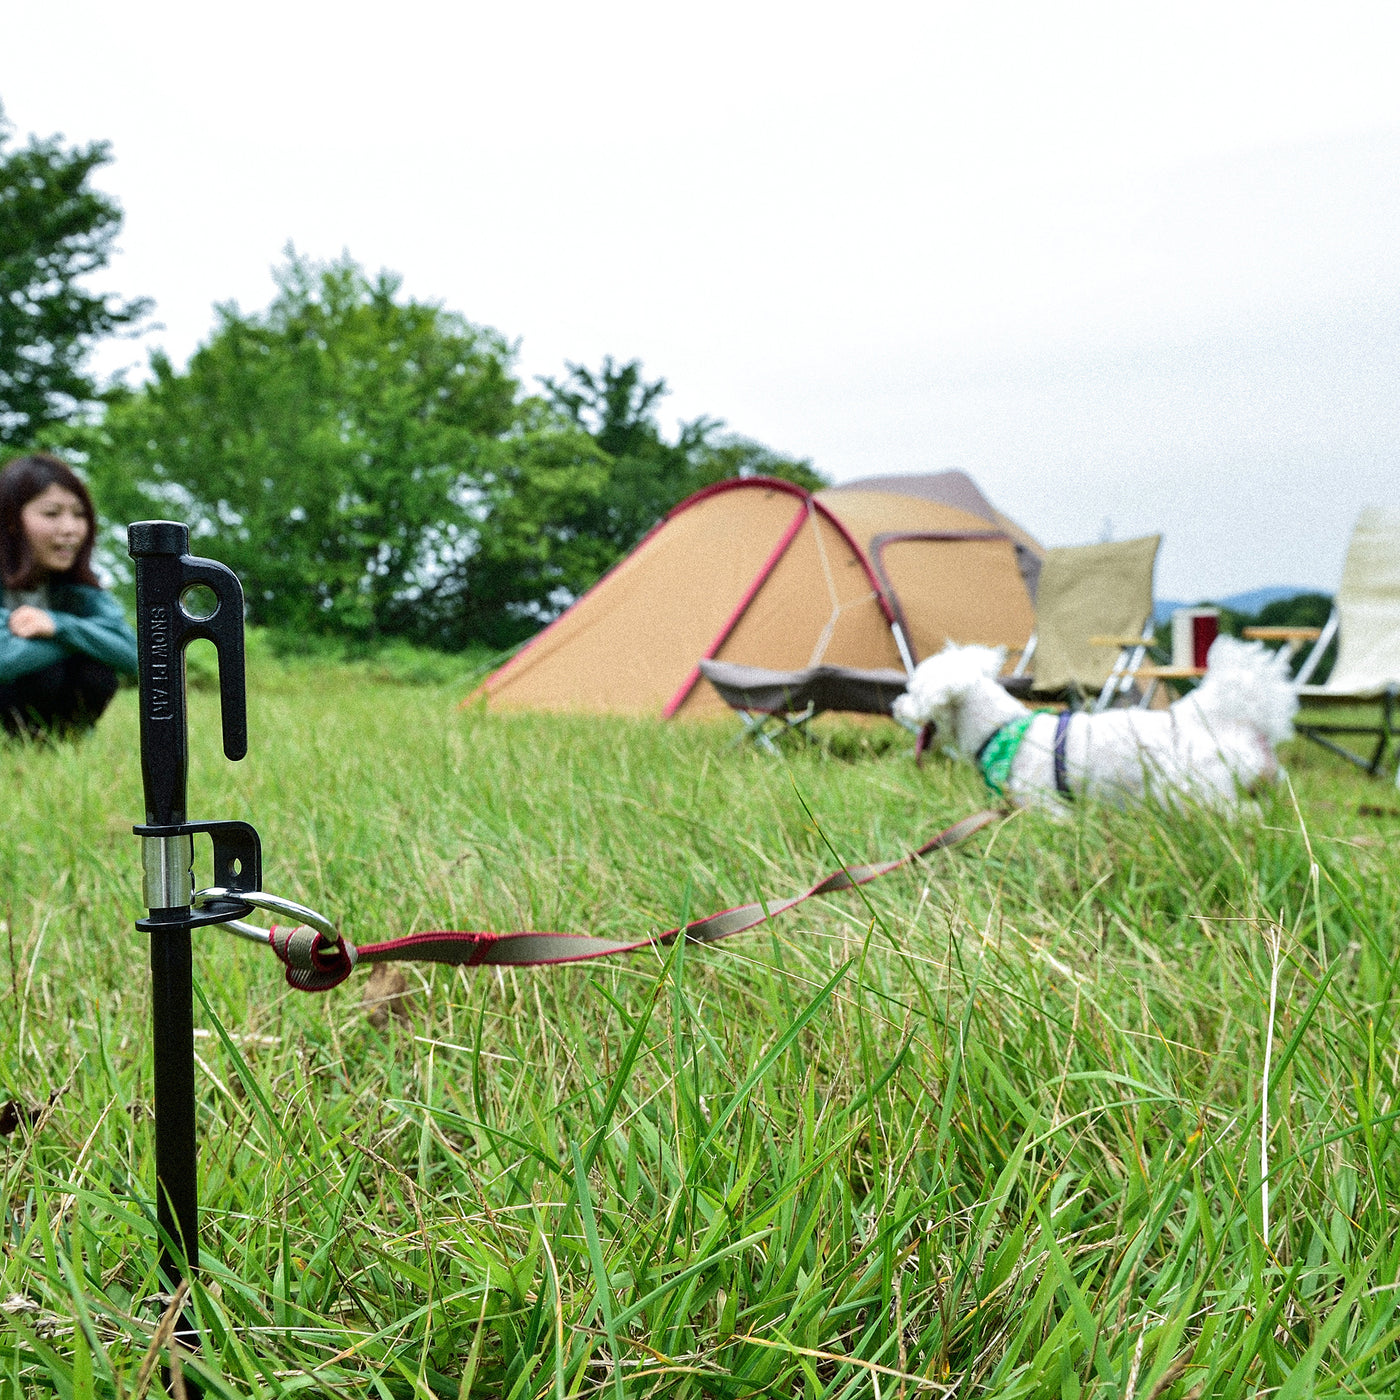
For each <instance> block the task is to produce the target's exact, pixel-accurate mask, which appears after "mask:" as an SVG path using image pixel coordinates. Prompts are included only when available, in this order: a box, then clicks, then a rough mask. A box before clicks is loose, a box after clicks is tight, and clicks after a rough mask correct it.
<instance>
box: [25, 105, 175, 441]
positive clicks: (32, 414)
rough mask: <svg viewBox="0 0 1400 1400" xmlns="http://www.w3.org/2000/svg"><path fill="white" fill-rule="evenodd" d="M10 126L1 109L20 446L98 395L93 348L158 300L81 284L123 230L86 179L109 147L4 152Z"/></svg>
mask: <svg viewBox="0 0 1400 1400" xmlns="http://www.w3.org/2000/svg"><path fill="white" fill-rule="evenodd" d="M10 130H11V128H10V126H9V124H8V123H7V122H6V121H5V119H4V115H3V112H0V443H4V444H7V445H23V444H28V443H30V442H32V441H33V440H34V439H35V438H36V437H37V436H38V435H39V434H40V433H41V432H42V430H43V428H44V427H45V425H46V424H51V423H61V422H67V421H71V420H72V419H74V418H76V417H78V416H80V415H81V414H82V413H83V412H84V411H85V410H86V409H88V408H89V407H91V406H92V405H93V404H94V402H95V401H96V400H98V399H99V398H100V397H101V393H100V391H99V388H98V386H97V384H96V382H95V381H94V380H93V378H92V377H91V375H90V374H89V373H88V372H87V371H86V369H85V368H84V365H85V362H86V360H87V357H88V354H89V352H90V350H91V348H92V345H93V342H94V341H96V340H98V339H100V338H101V337H102V336H105V335H110V334H112V333H113V332H114V331H118V330H120V329H122V328H123V327H127V326H131V325H133V324H134V323H135V322H137V321H139V320H140V319H141V318H142V317H144V316H145V315H146V313H147V312H148V311H149V309H150V305H151V304H150V302H149V301H147V300H145V299H137V300H134V301H121V300H120V299H118V298H116V297H114V296H112V295H110V294H107V293H100V292H93V291H91V290H89V289H88V288H86V287H84V286H83V285H82V281H83V279H84V278H85V277H86V276H87V275H88V274H90V273H93V272H96V271H98V270H99V269H101V268H104V267H106V266H107V262H108V260H109V258H110V257H111V254H112V244H113V240H114V239H115V238H116V236H117V231H118V230H119V229H120V227H121V221H122V211H121V207H120V206H119V205H118V204H117V202H116V201H115V200H114V199H112V198H110V197H109V196H108V195H104V194H102V193H100V192H99V191H97V190H94V189H93V188H92V186H91V184H90V183H89V177H90V176H91V175H92V172H93V171H94V170H96V169H97V168H98V167H99V166H102V165H105V164H107V163H108V162H109V161H110V160H111V158H112V156H111V148H110V146H109V145H108V144H107V143H106V142H105V141H97V142H93V143H92V144H91V145H88V146H83V147H77V148H73V149H68V148H65V147H64V146H63V145H62V143H61V142H60V140H59V138H58V137H50V138H49V139H47V140H42V141H41V140H39V139H38V138H36V137H33V136H31V137H30V138H29V142H28V144H27V145H24V146H21V147H18V148H16V149H7V147H8V144H9V135H10Z"/></svg>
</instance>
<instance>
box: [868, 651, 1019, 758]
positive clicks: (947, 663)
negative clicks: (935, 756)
mask: <svg viewBox="0 0 1400 1400" xmlns="http://www.w3.org/2000/svg"><path fill="white" fill-rule="evenodd" d="M1005 661H1006V649H1005V648H1004V647H984V646H966V647H960V646H954V645H953V643H952V642H949V643H948V645H947V646H945V647H944V648H943V650H942V651H940V652H939V653H938V654H937V656H930V657H929V658H928V660H927V661H921V662H919V664H918V666H916V667H915V668H914V674H913V675H912V676H910V678H909V688H908V689H907V690H906V691H905V692H904V694H903V695H901V696H900V697H899V698H898V699H897V700H896V701H895V702H894V717H895V718H896V719H897V720H898V721H899V722H900V723H901V724H903V725H905V726H907V727H908V728H910V729H927V730H930V731H931V732H930V734H929V737H930V738H936V739H937V741H938V742H939V743H940V744H952V743H955V742H956V740H957V733H958V717H959V714H960V713H961V711H962V709H963V706H964V705H965V704H966V703H967V700H968V697H969V696H971V695H973V694H975V693H976V692H977V691H978V690H979V689H980V688H981V687H982V686H983V685H984V684H985V682H987V681H988V680H995V679H996V677H997V676H998V675H1000V674H1001V668H1002V665H1003V664H1004V663H1005Z"/></svg>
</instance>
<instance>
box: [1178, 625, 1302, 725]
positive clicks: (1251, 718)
mask: <svg viewBox="0 0 1400 1400" xmlns="http://www.w3.org/2000/svg"><path fill="white" fill-rule="evenodd" d="M1190 698H1191V700H1192V702H1193V703H1194V704H1195V705H1196V707H1197V708H1198V709H1199V710H1200V711H1201V713H1202V715H1203V717H1204V718H1205V720H1206V722H1207V723H1208V724H1218V725H1231V724H1239V725H1245V726H1247V727H1248V728H1250V729H1253V730H1254V731H1255V732H1256V733H1259V734H1262V735H1264V737H1265V738H1267V739H1268V740H1269V741H1270V743H1274V744H1280V743H1282V742H1283V741H1284V740H1285V739H1291V738H1292V737H1293V716H1294V715H1295V714H1297V712H1298V695H1297V692H1296V691H1295V690H1294V688H1293V682H1292V681H1291V680H1290V679H1289V677H1288V657H1287V655H1286V654H1285V653H1284V652H1283V651H1281V650H1280V651H1277V652H1271V651H1269V650H1268V649H1267V648H1266V647H1265V646H1264V645H1263V643H1261V642H1242V641H1240V640H1238V638H1235V637H1217V638H1216V640H1215V641H1214V643H1213V644H1212V645H1211V649H1210V655H1209V656H1208V657H1207V658H1206V675H1205V679H1204V680H1203V681H1202V682H1201V684H1200V686H1199V687H1198V688H1197V689H1196V691H1195V692H1194V693H1193V694H1192V696H1191V697H1190Z"/></svg>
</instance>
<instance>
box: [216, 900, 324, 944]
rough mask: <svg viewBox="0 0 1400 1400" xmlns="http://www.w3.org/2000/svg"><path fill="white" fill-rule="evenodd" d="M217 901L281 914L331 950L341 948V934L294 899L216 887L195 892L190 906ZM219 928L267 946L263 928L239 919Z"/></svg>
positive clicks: (318, 915)
mask: <svg viewBox="0 0 1400 1400" xmlns="http://www.w3.org/2000/svg"><path fill="white" fill-rule="evenodd" d="M216 899H241V900H242V901H243V902H244V904H251V905H252V906H253V907H254V908H255V909H265V910H267V912H268V913H269V914H283V915H285V916H286V917H287V918H289V919H295V920H296V921H297V923H299V924H305V925H306V927H307V928H312V929H315V930H316V932H317V933H319V934H321V935H322V936H323V937H324V938H326V939H327V940H328V941H329V942H330V943H331V945H332V946H333V947H337V948H338V947H340V945H341V937H340V930H339V929H337V928H336V926H335V925H334V924H333V923H332V922H331V921H330V920H329V919H328V918H327V917H326V916H325V915H324V914H320V913H318V912H317V911H316V910H315V909H308V908H307V907H306V905H304V904H298V903H297V902H296V901H295V900H293V899H283V898H282V897H281V895H276V894H266V893H265V892H264V891H262V890H252V891H248V890H226V889H222V888H220V887H218V886H215V887H213V888H211V889H207V890H199V891H197V892H196V893H195V895H194V896H193V898H192V899H191V901H190V903H191V905H193V906H194V907H195V908H200V907H202V906H203V905H205V904H208V903H211V902H212V901H213V900H216ZM218 927H219V928H226V929H228V931H229V932H230V933H236V934H237V935H238V936H239V937H240V938H247V939H251V940H252V941H253V942H255V943H266V942H267V930H266V929H265V928H259V927H258V926H257V925H256V924H248V923H244V922H243V920H242V919H229V920H227V922H225V923H222V924H219V925H218Z"/></svg>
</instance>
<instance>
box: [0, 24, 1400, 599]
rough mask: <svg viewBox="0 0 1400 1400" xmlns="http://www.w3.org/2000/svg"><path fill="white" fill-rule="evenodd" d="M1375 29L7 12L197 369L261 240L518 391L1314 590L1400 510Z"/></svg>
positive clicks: (22, 87) (1399, 411) (1210, 581)
mask: <svg viewBox="0 0 1400 1400" xmlns="http://www.w3.org/2000/svg"><path fill="white" fill-rule="evenodd" d="M1398 72H1400V6H1395V5H1393V4H1348V3H1344V0H1331V2H1330V3H1328V4H1326V5H1323V4H1309V5H1296V4H1288V3H1269V4H1254V3H1249V4H1228V3H1222V0H1214V3H1211V4H1189V3H1188V4H1183V3H1176V4H1173V5H1171V6H1166V5H1150V6H1149V5H1145V4H1131V5H1125V4H1123V3H1122V2H1121V0H1113V2H1112V3H1103V4H1089V3H1069V4H1055V3H1048V0H1037V3H1025V4H1020V3H1008V4H985V5H968V4H958V5H952V4H945V3H930V2H929V0H922V3H903V0H901V3H887V4H879V3H868V4H866V5H864V6H862V7H859V8H857V7H855V6H842V7H839V8H838V7H835V6H814V5H812V4H810V3H808V4H801V5H799V4H787V3H783V4H764V3H762V0H745V3H729V2H728V0H718V2H717V0H709V2H708V3H706V4H703V5H702V4H689V5H665V4H657V3H654V0H653V3H646V4H643V3H636V4H632V3H614V0H595V3H592V4H586V5H583V4H578V3H569V4H565V3H555V0H549V2H548V3H534V4H531V3H521V2H520V0H517V3H514V4H500V3H498V2H497V3H492V4H490V5H486V4H479V3H472V2H471V0H469V2H468V3H460V2H459V3H455V4H446V3H439V4H431V3H424V2H423V0H399V3H395V4H384V3H377V4H373V5H370V4H363V3H359V0H352V2H351V3H341V4H337V5H329V4H305V3H298V0H282V3H278V4H272V3H266V0H245V2H244V3H242V4H240V5H239V6H237V7H233V6H224V7H212V6H211V7H196V6H191V5H189V4H187V3H186V4H180V5H175V4H166V3H142V0H131V2H130V3H127V4H124V5H112V4H110V3H106V4H101V5H99V4H95V3H89V2H88V0H70V3H67V4H65V5H64V6H62V24H61V27H60V25H59V23H58V21H57V12H56V11H53V10H49V9H48V8H47V7H45V6H40V5H33V4H29V5H21V4H20V3H18V0H8V3H6V4H5V6H4V16H3V24H0V102H3V104H4V107H5V112H6V115H7V116H8V118H9V120H10V121H11V122H12V124H13V125H14V126H15V128H16V129H17V133H18V134H19V135H20V136H23V135H25V134H27V133H29V132H30V131H36V132H38V133H39V134H41V135H48V134H51V133H54V132H62V133H63V134H64V135H65V136H66V137H67V138H68V139H69V140H70V141H75V142H77V141H87V140H91V139H104V140H110V141H111V142H112V145H113V152H114V156H115V161H114V163H113V164H112V165H111V166H109V167H107V168H106V169H105V170H104V171H103V172H102V173H101V175H100V177H99V183H100V184H101V185H102V186H103V187H104V188H105V189H107V190H109V191H111V192H112V193H114V194H115V195H117V196H118V198H119V199H120V200H121V202H122V204H123V206H124V208H125V210H126V224H125V228H124V231H123V234H122V239H121V247H122V252H121V254H120V256H119V257H118V258H117V259H116V260H115V262H114V264H113V267H112V270H111V273H110V275H109V276H108V278H107V279H106V284H107V285H109V286H111V287H112V288H114V289H116V290H118V291H120V292H122V293H124V294H126V295H136V294H144V295H149V296H152V297H153V298H154V299H155V301H156V309H157V318H158V320H159V321H160V322H161V323H162V328H161V329H159V330H156V331H154V332H152V333H151V334H150V335H149V336H147V337H146V338H145V340H144V341H143V342H140V343H137V344H132V343H125V344H123V345H121V346H120V347H118V348H117V349H116V350H115V352H114V355H115V357H114V356H113V354H111V353H109V354H105V355H104V358H103V361H102V363H103V365H104V366H105V367H106V368H109V369H115V368H117V367H120V366H122V365H130V366H133V367H134V368H135V370H136V371H137V372H139V370H140V368H141V367H142V366H143V365H144V363H145V356H146V351H147V348H148V347H149V346H150V345H163V346H164V347H165V348H166V349H167V350H168V351H169V352H170V353H171V354H172V356H173V357H174V358H175V359H176V360H177V361H182V360H183V359H184V358H185V357H186V356H187V355H188V354H189V353H190V351H191V350H192V349H193V348H194V347H195V346H196V345H197V344H198V343H199V341H200V340H201V339H202V338H204V337H205V336H206V335H207V334H208V332H209V329H210V326H211V324H212V314H211V308H212V305H213V303H214V302H216V301H225V300H231V299H232V300H237V301H238V302H239V303H240V304H241V305H242V306H244V307H245V308H249V309H252V308H257V307H261V306H263V305H265V304H266V303H267V301H268V300H269V298H270V297H271V294H272V283H271V277H270V269H271V267H272V266H273V264H275V263H276V262H278V261H279V259H280V257H281V253H282V250H283V248H284V246H285V245H286V244H287V243H288V242H289V241H291V242H294V243H295V245H296V246H297V248H298V249H300V250H301V251H303V252H305V253H307V254H310V255H312V256H315V257H321V258H326V257H333V256H336V255H337V254H339V253H340V252H341V251H342V250H348V251H349V252H350V253H351V255H352V256H354V257H355V258H356V259H358V260H359V261H361V262H362V263H364V264H366V265H367V266H368V267H369V268H371V269H372V270H377V269H378V268H380V267H388V268H391V269H393V270H395V271H398V272H400V273H402V274H403V276H404V278H405V287H406V290H407V291H408V292H410V293H412V294H413V295H416V296H419V297H424V298H431V299H435V300H440V301H442V302H443V303H444V304H445V305H447V306H449V307H451V308H453V309H454V310H458V311H461V312H463V313H465V314H466V315H467V316H469V317H470V318H471V319H472V320H475V321H478V322H484V323H486V324H489V325H493V326H495V327H497V328H498V329H499V330H501V331H502V332H504V333H505V334H506V335H507V336H508V337H510V338H512V339H518V340H519V342H520V357H519V368H520V370H521V372H522V374H523V375H524V376H525V378H526V381H527V383H528V382H531V380H532V377H533V376H534V375H537V374H557V373H559V372H560V371H561V370H562V367H563V364H564V362H565V360H574V361H582V362H584V363H587V364H590V365H596V363H597V362H598V361H599V360H600V359H601V357H602V356H603V355H604V354H612V355H614V356H617V357H619V358H633V357H636V358H640V359H641V360H642V361H643V363H644V366H645V368H646V370H647V372H648V373H649V374H650V375H652V376H664V377H665V378H666V379H667V381H668V382H669V384H670V385H671V387H672V389H673V393H672V396H671V397H670V398H669V399H667V400H666V401H665V408H666V411H667V415H668V421H672V422H673V421H674V419H675V418H677V417H681V418H684V417H693V416H695V415H697V414H700V413H706V414H710V415H714V416H718V417H721V418H724V419H725V420H726V421H727V423H728V424H729V426H730V427H731V428H732V429H734V430H735V431H738V432H742V433H744V434H746V435H748V436H751V437H755V438H757V439H759V440H760V441H762V442H765V443H767V444H768V445H770V446H772V447H775V448H777V449H779V450H781V451H783V452H786V453H790V454H793V455H798V456H804V457H809V458H811V459H812V461H813V463H814V464H815V465H816V466H817V467H818V468H819V469H821V470H822V471H824V472H826V473H828V474H829V475H831V476H833V477H835V478H836V479H838V480H847V479H850V478H852V477H856V476H861V475H866V474H872V473H876V472H889V471H911V472H912V471H938V470H943V469H945V468H949V467H961V468H963V469H964V470H966V471H968V472H970V473H971V474H972V475H973V476H974V477H975V478H976V480H977V481H978V482H979V484H980V485H981V486H982V488H983V489H984V490H985V491H986V492H987V494H988V495H989V496H990V497H991V498H992V499H993V500H994V501H995V502H996V503H997V504H998V505H999V506H1000V507H1001V508H1002V509H1004V510H1006V511H1007V512H1008V513H1009V514H1011V515H1013V516H1014V517H1016V518H1017V519H1018V520H1020V521H1021V522H1022V523H1023V524H1024V525H1025V526H1026V528H1028V529H1029V530H1031V531H1032V532H1033V533H1035V534H1036V535H1037V536H1039V537H1040V538H1041V539H1042V540H1043V541H1045V542H1046V543H1047V544H1073V543H1083V542H1087V541H1092V540H1096V539H1099V538H1101V537H1103V535H1104V534H1105V532H1106V531H1111V532H1112V534H1113V536H1114V537H1115V538H1126V537H1128V536H1130V535H1134V534H1142V533H1147V532H1150V531H1157V530H1160V531H1162V532H1163V533H1164V534H1165V536H1166V542H1165V545H1164V548H1163V551H1162V554H1161V557H1160V561H1159V565H1158V579H1157V582H1158V593H1159V595H1160V596H1164V597H1178V598H1191V599H1194V598H1197V597H1202V596H1221V595H1224V594H1227V593H1230V592H1234V591H1238V590H1241V589H1247V588H1252V587H1255V586H1260V585H1267V584H1300V585H1313V586H1317V587H1321V588H1324V589H1326V590H1328V591H1331V590H1332V589H1333V588H1335V586H1336V583H1337V579H1338V576H1339V572H1340V568H1341V561H1342V553H1343V550H1344V548H1345V544H1346V539H1347V536H1348V534H1349V532H1350V529H1351V525H1352V522H1353V520H1354V517H1355V514H1356V512H1357V510H1358V509H1359V508H1360V507H1361V506H1362V505H1365V504H1368V503H1392V504H1400V471H1398V470H1397V463H1400V402H1397V391H1398V390H1400V79H1397V73H1398Z"/></svg>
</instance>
